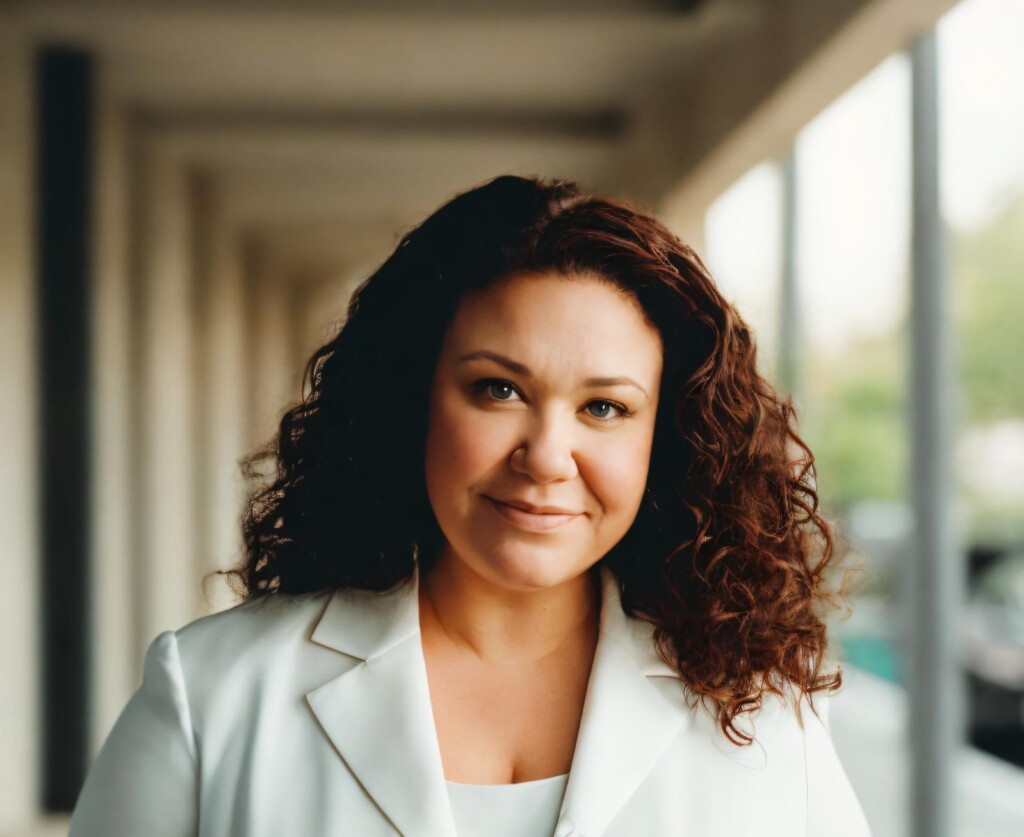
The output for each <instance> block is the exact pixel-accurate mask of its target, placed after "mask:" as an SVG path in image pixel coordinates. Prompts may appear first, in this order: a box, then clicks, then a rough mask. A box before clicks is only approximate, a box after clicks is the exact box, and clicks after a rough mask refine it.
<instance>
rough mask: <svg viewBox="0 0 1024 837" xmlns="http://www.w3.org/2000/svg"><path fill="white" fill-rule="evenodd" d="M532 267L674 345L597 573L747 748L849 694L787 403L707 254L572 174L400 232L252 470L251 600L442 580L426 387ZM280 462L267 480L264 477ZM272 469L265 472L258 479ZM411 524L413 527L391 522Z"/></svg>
mask: <svg viewBox="0 0 1024 837" xmlns="http://www.w3.org/2000/svg"><path fill="white" fill-rule="evenodd" d="M522 272H545V273H552V274H562V275H569V276H572V275H580V274H597V275H598V276H600V277H602V278H604V279H607V280H610V281H611V282H613V283H614V284H615V285H617V286H618V287H621V288H622V289H623V290H625V291H626V292H627V293H629V294H631V295H632V296H633V297H634V298H635V299H636V300H637V301H638V302H639V303H640V305H641V306H642V307H643V310H644V311H645V312H646V315H647V317H648V318H649V319H650V321H651V322H652V323H653V324H654V325H655V326H656V327H657V329H658V331H659V332H660V335H661V338H662V343H663V347H664V363H663V376H662V382H661V393H662V395H661V398H660V401H659V406H658V414H657V418H656V423H655V431H654V440H653V448H652V453H651V463H650V469H649V475H648V483H647V489H646V492H645V496H644V502H643V503H642V504H641V507H640V509H639V511H638V513H637V516H636V519H635V521H634V522H633V524H632V526H631V528H630V529H629V530H628V532H627V533H626V535H625V536H624V537H623V538H622V539H621V540H620V541H619V543H617V544H616V545H615V547H614V548H613V549H612V550H611V551H610V552H609V553H607V554H606V555H605V556H604V557H603V558H602V559H601V560H602V561H603V562H604V563H605V564H607V566H608V567H609V568H610V569H611V570H612V571H613V573H614V574H615V577H616V578H617V580H618V582H619V585H620V591H621V597H622V604H623V609H624V610H625V611H626V613H628V614H629V615H631V616H636V617H638V618H642V619H644V620H646V621H648V622H650V623H652V624H653V626H654V639H655V644H656V647H657V650H658V653H659V654H660V655H661V657H662V658H663V659H664V660H665V661H666V662H667V663H668V664H669V665H671V666H672V667H673V668H674V669H675V670H676V671H678V673H679V675H680V677H681V678H682V680H683V682H684V683H685V684H686V685H687V686H688V687H689V690H690V692H691V695H692V699H693V700H694V702H695V703H696V702H698V701H699V702H700V703H702V704H703V705H704V706H705V707H706V708H709V709H711V710H712V711H713V713H714V715H715V716H716V717H717V720H718V723H719V725H720V727H721V729H722V731H723V732H724V733H725V734H726V735H727V736H728V737H729V738H730V739H731V740H732V741H734V742H735V743H737V744H740V743H743V744H748V743H750V742H751V741H752V740H753V738H752V736H750V735H747V734H746V733H745V732H743V731H741V730H740V729H739V728H738V727H737V726H736V725H735V721H736V718H737V716H738V715H739V714H740V713H742V712H750V711H753V710H755V709H757V708H759V707H760V706H761V702H762V698H763V696H764V693H765V692H774V693H776V694H778V695H779V696H780V697H783V699H785V697H786V695H785V691H786V690H787V689H789V688H791V687H793V686H795V687H796V689H797V691H798V693H799V696H800V697H802V696H803V695H805V694H809V693H813V692H816V691H819V690H822V689H834V688H838V687H839V686H840V685H841V683H842V674H841V671H840V670H839V669H838V668H831V669H829V670H826V668H825V667H824V656H825V650H826V639H827V637H826V626H825V624H824V621H823V618H822V609H821V605H823V604H826V603H829V604H832V605H835V604H836V602H837V601H839V600H843V599H844V596H843V594H842V592H840V591H836V590H832V589H830V586H829V584H828V583H827V577H826V572H825V571H826V569H827V567H828V564H829V562H830V560H831V559H832V557H833V551H834V547H833V535H832V532H831V530H830V525H829V523H828V522H827V521H826V520H825V519H824V518H823V517H822V516H821V514H820V513H819V508H818V496H817V493H816V490H815V479H814V476H815V475H814V457H813V455H812V454H811V452H810V450H809V449H808V447H807V446H806V444H805V443H804V442H803V440H802V439H801V438H800V436H799V435H798V434H797V432H796V430H795V425H796V415H795V412H794V409H793V406H792V401H791V399H790V398H789V397H787V398H786V399H785V400H783V399H780V397H779V395H778V394H777V393H776V390H775V389H774V388H773V387H772V385H771V384H770V383H769V382H768V381H767V380H765V379H764V378H763V377H762V376H761V375H759V374H758V372H757V369H756V363H755V356H756V350H755V345H754V341H753V339H752V336H751V330H750V328H749V327H748V326H747V324H746V323H745V322H744V321H743V319H742V317H740V315H739V313H738V312H737V311H736V309H735V308H734V307H733V306H732V305H731V304H730V303H729V302H727V301H726V300H725V299H724V298H723V296H722V295H721V293H720V292H719V290H718V288H717V287H716V286H715V283H714V281H713V280H712V278H711V276H710V274H709V273H708V270H707V269H706V268H705V267H704V265H703V263H702V262H701V260H700V258H699V257H698V256H697V254H696V253H695V252H694V251H693V250H692V249H691V248H690V247H689V246H687V245H686V244H684V243H683V242H682V241H680V240H679V239H678V238H677V237H676V236H674V235H673V234H672V233H671V232H669V231H668V230H667V229H666V228H665V227H664V226H663V225H662V224H661V223H659V222H658V221H657V220H655V219H654V218H653V217H652V216H651V215H650V214H648V213H646V212H645V211H642V210H641V209H640V208H638V207H636V206H634V205H632V204H630V203H628V202H626V201H622V200H618V199H611V198H607V197H599V196H594V195H589V194H587V193H585V192H584V191H582V190H581V189H580V188H579V187H578V186H577V185H576V184H575V183H573V182H571V181H566V180H540V179H532V178H523V177H513V176H502V177H498V178H496V179H493V180H491V181H489V182H486V183H484V184H483V185H480V186H478V187H476V188H474V189H470V190H469V191H466V192H463V193H462V194H459V195H457V196H456V197H455V198H453V199H452V200H451V201H449V202H448V203H446V204H444V205H443V206H442V207H441V208H440V209H438V210H437V211H436V212H434V213H433V214H432V215H431V216H430V217H428V218H427V219H426V220H425V221H423V222H422V223H421V224H419V225H418V226H416V227H414V228H412V229H411V230H409V231H408V232H407V233H405V234H404V235H403V236H402V237H401V239H400V241H399V242H398V245H397V247H396V248H395V250H394V252H393V253H391V255H390V256H389V257H388V258H387V259H386V260H385V261H384V262H383V264H381V265H380V267H379V268H377V270H375V271H374V272H373V274H372V275H371V276H370V277H369V278H368V279H366V280H365V281H364V282H363V283H362V284H361V285H360V286H359V287H358V289H357V290H356V291H355V292H354V294H353V295H352V298H351V301H350V303H349V305H348V312H347V318H346V319H345V320H344V322H343V324H342V326H341V327H340V329H339V330H338V332H337V334H336V335H335V336H334V337H333V338H332V339H331V340H330V341H329V342H327V343H326V344H325V345H323V346H321V347H320V348H319V349H317V350H316V352H315V353H314V354H313V356H312V357H311V358H310V359H309V361H308V363H307V365H306V370H305V376H304V379H303V392H304V393H306V394H305V396H304V398H303V399H302V401H301V402H300V403H298V404H297V405H295V406H293V407H292V408H291V409H289V410H288V411H287V412H286V413H285V414H284V416H283V418H282V419H281V422H280V427H279V432H278V433H277V435H276V438H275V439H274V440H273V441H272V442H271V443H270V444H268V445H267V446H265V447H263V448H261V449H260V450H257V451H256V452H254V453H253V454H251V455H250V456H249V457H247V458H246V459H245V460H244V461H243V469H244V472H245V474H246V476H247V477H249V478H250V479H255V480H257V481H258V484H257V485H256V487H255V488H254V490H253V492H252V494H251V496H250V501H249V505H248V510H247V512H246V514H245V517H244V520H243V524H242V529H243V536H244V544H245V553H244V556H243V559H242V562H241V564H240V565H239V566H238V567H236V568H235V569H234V570H230V571H228V574H229V575H232V576H233V579H234V584H235V587H236V589H238V588H239V586H240V588H241V589H238V592H239V593H240V595H241V596H242V598H244V599H246V600H251V599H256V598H259V597H262V596H267V595H271V594H277V595H281V594H286V595H293V594H301V593H310V592H315V591H329V590H337V589H341V588H350V587H354V588H361V589H366V590H388V589H391V588H393V587H395V586H396V585H398V584H400V583H402V582H404V581H408V580H410V579H411V578H412V576H413V573H414V568H415V566H416V563H417V562H418V563H419V565H420V567H421V570H429V567H430V566H431V565H432V561H433V559H434V558H435V556H436V552H437V548H438V547H439V545H440V544H441V543H442V537H443V536H442V534H441V531H440V529H439V527H438V525H437V521H436V519H435V518H434V515H433V512H432V510H431V507H430V503H429V501H428V498H427V493H426V488H425V480H424V456H425V438H426V431H427V421H428V405H429V400H430V399H429V394H430V386H431V381H432V378H433V371H434V366H435V363H436V361H437V358H438V356H439V353H440V349H441V343H442V339H443V337H444V334H445V331H446V329H447V327H448V326H449V324H450V323H451V320H452V318H453V316H454V314H455V311H456V309H457V307H458V305H459V303H460V300H461V299H462V298H463V297H464V296H465V295H466V294H467V293H469V292H472V291H474V290H476V289H480V288H483V287H485V286H488V285H489V284H491V283H493V282H496V281H498V280H500V279H501V278H503V277H508V276H511V275H514V274H517V273H522ZM267 465H269V466H270V467H269V468H267V467H266V466H267ZM261 475H262V478H261ZM396 510H397V512H396Z"/></svg>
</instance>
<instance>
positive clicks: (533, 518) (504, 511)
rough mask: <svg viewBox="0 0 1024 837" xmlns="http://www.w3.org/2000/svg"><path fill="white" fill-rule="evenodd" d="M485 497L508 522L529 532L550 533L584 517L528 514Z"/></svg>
mask: <svg viewBox="0 0 1024 837" xmlns="http://www.w3.org/2000/svg"><path fill="white" fill-rule="evenodd" d="M484 497H485V499H486V500H487V501H488V502H489V503H490V504H491V506H493V508H494V510H495V511H497V512H498V514H500V515H501V516H502V517H503V518H504V519H505V520H506V521H507V522H509V523H511V524H512V525H513V526H515V527H516V528H518V529H523V530H525V531H527V532H550V531H552V530H555V529H561V528H562V527H564V526H567V525H568V524H570V523H572V521H574V520H575V519H576V518H577V517H582V514H578V513H577V514H562V513H557V512H556V513H552V512H544V513H538V512H528V511H524V510H523V509H517V508H516V507H515V506H510V505H509V504H508V503H502V502H501V501H500V500H495V499H494V498H493V497H487V496H486V495H484Z"/></svg>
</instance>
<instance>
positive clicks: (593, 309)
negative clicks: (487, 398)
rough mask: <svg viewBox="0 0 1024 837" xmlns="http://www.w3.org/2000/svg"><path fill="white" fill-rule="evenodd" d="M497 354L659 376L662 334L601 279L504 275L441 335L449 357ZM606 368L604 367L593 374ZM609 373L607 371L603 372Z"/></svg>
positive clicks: (543, 364) (548, 364) (540, 365)
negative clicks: (471, 354)
mask: <svg viewBox="0 0 1024 837" xmlns="http://www.w3.org/2000/svg"><path fill="white" fill-rule="evenodd" d="M482 350H483V351H490V352H492V353H500V354H502V355H504V356H506V357H510V358H513V359H515V360H516V361H518V362H519V363H520V364H522V365H526V366H529V367H531V368H533V367H537V370H536V371H541V370H543V369H544V368H554V369H557V370H558V371H560V372H561V371H563V370H564V368H565V367H567V366H571V367H574V368H579V369H581V370H583V369H586V371H587V372H588V374H590V373H591V372H592V370H591V369H590V367H607V366H609V365H610V364H613V365H615V366H622V367H627V366H628V367H630V369H631V370H632V371H631V372H626V371H622V372H620V373H619V374H640V375H644V376H646V377H648V378H650V377H653V376H657V375H658V374H660V368H661V353H662V346H661V339H660V336H659V335H658V332H657V330H656V329H655V328H654V327H653V326H651V325H650V324H649V323H648V322H647V320H646V318H645V317H644V314H643V310H642V309H641V308H640V306H639V304H638V303H637V302H636V301H635V300H634V299H632V298H631V297H629V296H628V295H626V294H624V293H623V292H622V291H620V290H619V289H617V288H613V287H610V286H609V285H608V283H607V282H605V281H601V282H598V281H593V280H588V279H585V278H584V279H577V278H576V277H565V276H559V275H550V274H527V275H520V276H517V277H514V278H512V279H508V280H503V281H502V282H500V283H498V284H495V285H493V286H490V287H488V288H486V289H483V290H481V291H478V292H475V293H473V294H472V295H471V296H469V297H466V298H465V299H464V300H463V302H462V304H461V305H460V306H459V309H458V311H457V312H456V316H455V318H454V320H453V322H452V326H451V328H450V329H449V333H448V335H447V338H446V352H447V354H448V355H449V358H450V359H453V358H452V356H453V355H459V356H462V355H465V354H467V353H479V352H480V351H482ZM602 372H603V373H608V370H607V369H605V368H602V369H599V370H598V372H597V373H595V374H599V373H602ZM608 374H610V373H608Z"/></svg>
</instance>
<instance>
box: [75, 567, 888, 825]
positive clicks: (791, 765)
mask: <svg viewBox="0 0 1024 837" xmlns="http://www.w3.org/2000/svg"><path fill="white" fill-rule="evenodd" d="M602 584H603V599H602V607H601V619H600V625H601V631H600V636H599V639H598V644H597V651H596V654H595V658H594V665H593V669H592V672H591V675H590V681H589V685H588V691H587V696H586V701H585V704H584V708H583V717H582V722H581V726H580V730H579V736H578V739H577V743H576V749H575V751H574V754H573V760H572V766H571V770H570V773H569V780H568V785H567V787H566V791H565V797H564V801H563V803H562V807H561V810H560V813H559V815H558V824H557V826H556V829H555V835H557V837H568V835H587V837H592V835H607V837H637V836H638V835H643V837H658V835H693V836H694V837H712V836H713V835H728V837H741V836H742V835H757V837H783V835H784V836H785V837H795V835H806V837H824V835H828V837H864V835H868V833H869V832H868V826H867V822H866V820H865V818H864V814H863V812H862V810H861V807H860V805H859V803H858V801H857V799H856V797H855V795H854V793H853V790H852V789H851V787H850V784H849V781H848V780H847V777H846V774H845V773H844V771H843V768H842V766H841V765H840V763H839V760H838V758H837V756H836V752H835V750H834V748H833V746H832V742H831V739H830V737H829V732H828V726H827V714H826V713H827V700H826V699H825V697H824V693H823V692H819V693H818V694H817V695H816V696H815V698H814V703H815V706H816V707H817V708H818V710H819V713H820V714H821V715H822V717H823V718H824V719H825V723H822V721H820V720H819V719H818V718H817V717H816V716H815V715H814V713H812V712H810V711H809V709H808V707H807V704H806V702H804V703H802V705H801V706H800V710H802V711H797V709H796V707H795V706H794V701H793V700H792V699H790V700H789V701H788V702H786V703H784V702H783V701H782V700H781V699H779V698H775V697H771V696H767V695H766V697H765V700H764V703H763V706H762V707H761V709H760V710H758V711H757V713H756V715H755V716H754V717H753V718H752V719H751V720H750V722H748V723H747V724H746V725H745V727H743V728H745V729H747V730H752V731H753V732H754V733H755V735H756V737H757V742H756V743H755V744H753V745H751V746H749V747H738V746H736V745H734V744H731V743H730V742H729V741H728V739H726V738H725V736H724V735H723V734H722V733H721V731H720V730H719V729H718V726H717V724H716V722H715V721H714V719H713V718H712V717H711V715H710V713H709V712H707V711H706V710H702V709H700V708H699V707H698V709H696V710H691V709H689V708H688V707H687V705H686V703H685V702H684V696H685V694H686V690H685V687H684V685H683V683H682V681H681V680H680V679H679V678H678V676H677V675H676V674H675V672H674V671H673V670H672V669H671V668H670V667H669V666H667V665H665V664H664V663H663V662H662V661H661V660H659V659H658V657H657V655H656V653H655V651H654V645H653V642H652V639H651V636H652V629H651V627H650V625H648V624H647V623H644V622H642V621H640V620H637V619H633V618H630V617H627V616H626V615H625V614H624V613H623V611H622V607H621V604H620V600H619V595H618V589H617V587H616V584H615V580H614V577H613V576H612V574H611V572H610V571H609V570H607V569H606V568H602ZM417 585H418V578H417V577H414V578H413V581H412V583H410V584H409V585H407V586H406V587H404V588H402V589H400V590H398V591H393V592H391V593H387V594H374V593H368V592H363V591H356V590H345V591H340V592H336V593H333V594H328V593H321V594H305V595H303V596H298V597H290V598H289V597H278V596H271V597H267V598H264V599H258V600H255V601H251V602H247V603H245V604H242V605H239V606H237V607H235V608H233V609H231V610H228V611H225V612H223V613H218V614H214V615H212V616H207V617H204V618H202V619H199V620H197V621H195V622H192V623H191V624H189V625H186V626H185V627H184V628H181V629H180V630H178V631H167V632H165V633H162V634H160V635H159V636H158V637H157V638H156V639H155V640H153V642H152V644H151V645H150V647H149V650H148V652H147V654H146V662H145V670H144V677H143V682H142V685H141V686H140V687H139V689H138V691H137V692H136V693H135V694H134V696H133V697H132V698H131V700H130V701H129V703H128V705H127V706H126V707H125V709H124V711H123V712H122V714H121V716H120V718H119V719H118V721H117V723H116V724H115V726H114V729H113V730H112V732H111V733H110V736H109V738H108V739H107V741H106V743H105V744H104V746H103V749H102V751H101V752H100V754H99V757H98V758H97V761H96V763H95V764H94V765H93V767H92V770H91V771H90V773H89V776H88V778H87V780H86V783H85V786H84V788H83V790H82V793H81V795H80V796H79V799H78V804H77V806H76V808H75V812H74V815H73V818H72V821H71V832H70V833H71V836H72V837H121V835H125V837H127V835H133V836H134V835H145V837H161V836H162V835H166V837H184V835H203V837H206V835H210V837H213V835H217V837H225V835H253V837H282V835H299V836H300V837H315V836H316V835H354V837H383V836H384V835H396V834H402V835H406V837H456V832H455V824H454V820H453V817H452V811H451V807H450V805H449V802H448V796H447V790H446V786H445V778H444V773H443V770H442V766H441V755H440V750H439V747H438V743H437V735H436V732H435V727H434V721H433V715H432V711H431V706H430V693H429V691H428V688H427V675H426V667H425V665H424V659H423V650H422V644H421V641H420V631H419V600H418V596H417ZM787 704H788V705H787ZM743 717H748V718H749V717H750V716H741V718H743ZM458 837H468V836H467V835H458ZM546 837H549V836H546Z"/></svg>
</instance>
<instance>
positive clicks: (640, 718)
mask: <svg viewBox="0 0 1024 837" xmlns="http://www.w3.org/2000/svg"><path fill="white" fill-rule="evenodd" d="M601 578H602V599H601V633H600V636H599V638H598V643H597V650H596V652H595V655H594V666H593V669H592V670H591V673H590V681H589V684H588V686H587V696H586V700H585V701H584V705H583V717H582V721H581V723H580V731H579V735H578V737H577V741H576V749H575V752H574V753H573V758H572V767H571V769H570V772H569V782H568V785H567V786H566V790H565V797H564V799H563V802H562V808H561V811H560V813H559V818H558V825H557V826H556V829H555V834H556V835H559V837H560V835H563V834H572V833H582V834H602V833H603V832H604V831H605V829H606V828H607V827H608V826H609V824H610V823H611V821H612V820H613V819H614V817H615V815H616V814H617V813H618V811H619V809H620V808H622V806H623V805H624V804H625V802H626V800H628V799H629V798H630V796H632V795H633V793H634V792H635V791H636V789H637V787H639V785H640V783H641V782H642V781H643V779H644V777H645V776H647V774H648V773H650V771H651V770H652V769H653V767H654V765H655V763H656V762H657V760H658V759H659V757H660V756H661V755H662V754H663V753H664V752H665V750H666V749H667V748H668V746H669V744H670V743H671V742H672V740H673V739H674V738H675V737H676V735H677V734H678V733H679V732H680V731H681V730H682V729H683V727H684V726H685V725H686V724H688V723H689V719H690V715H691V711H690V709H689V708H688V706H687V705H686V704H685V703H684V701H683V694H682V691H680V699H679V703H678V704H676V703H670V702H669V701H668V700H667V699H666V698H665V697H663V696H662V695H661V693H660V692H659V691H658V690H657V688H656V687H655V686H653V685H652V684H651V683H650V682H649V680H648V678H651V677H673V678H676V679H679V675H678V674H677V673H676V671H675V670H674V669H672V668H671V667H669V666H668V665H666V664H665V663H664V662H663V661H662V660H661V659H660V658H659V657H658V655H657V652H656V651H655V649H654V644H653V638H652V637H653V628H652V626H651V625H650V624H648V623H646V622H643V621H641V620H639V619H634V618H631V617H628V616H626V614H625V613H624V612H623V611H622V604H621V600H620V597H619V588H618V582H617V580H616V579H615V576H614V575H613V573H612V572H611V571H610V570H609V569H608V568H607V567H603V566H602V568H601Z"/></svg>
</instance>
